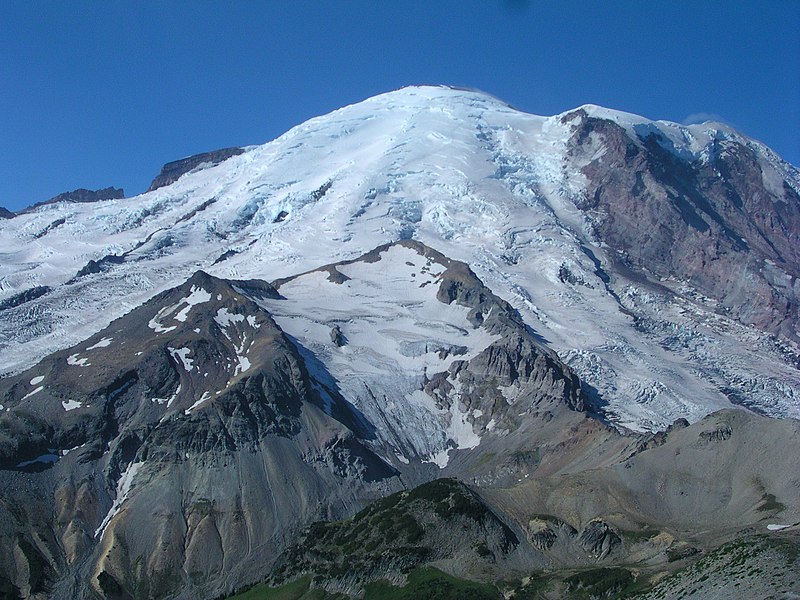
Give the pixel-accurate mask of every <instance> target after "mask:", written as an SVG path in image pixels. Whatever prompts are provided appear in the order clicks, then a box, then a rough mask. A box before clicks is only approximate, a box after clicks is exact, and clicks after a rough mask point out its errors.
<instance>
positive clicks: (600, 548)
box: [578, 519, 622, 558]
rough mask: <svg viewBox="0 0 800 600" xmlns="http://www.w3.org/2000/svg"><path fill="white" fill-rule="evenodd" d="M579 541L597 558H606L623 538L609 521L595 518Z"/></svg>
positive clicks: (582, 533)
mask: <svg viewBox="0 0 800 600" xmlns="http://www.w3.org/2000/svg"><path fill="white" fill-rule="evenodd" d="M578 542H579V543H580V545H581V546H582V547H583V549H584V550H586V551H587V552H588V553H589V554H591V555H592V556H594V557H595V558H604V557H606V556H607V555H608V554H609V553H611V552H612V551H613V550H614V548H616V547H617V546H619V545H620V544H621V543H622V539H621V538H620V537H619V535H617V532H616V531H614V530H613V529H612V528H611V527H610V526H609V525H608V523H605V522H604V521H601V520H599V519H594V520H592V521H590V522H589V524H588V525H586V528H585V529H584V530H583V531H582V532H581V535H580V537H579V538H578Z"/></svg>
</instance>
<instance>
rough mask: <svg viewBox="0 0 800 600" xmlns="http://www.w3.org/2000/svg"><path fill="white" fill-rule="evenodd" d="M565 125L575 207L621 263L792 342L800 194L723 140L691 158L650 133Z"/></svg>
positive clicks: (606, 123)
mask: <svg viewBox="0 0 800 600" xmlns="http://www.w3.org/2000/svg"><path fill="white" fill-rule="evenodd" d="M563 121H564V122H565V123H568V124H570V125H571V126H572V130H573V133H572V137H571V139H570V152H571V153H572V154H573V156H574V157H575V159H576V160H577V161H578V164H583V166H582V168H581V173H582V174H583V175H584V176H585V178H586V182H587V186H586V192H585V196H584V199H583V201H582V202H580V203H579V207H580V208H581V209H582V210H584V211H586V213H587V214H588V215H590V217H591V218H592V222H593V225H594V227H595V228H596V234H597V235H598V237H599V238H600V239H601V240H602V241H603V242H605V243H607V244H608V245H609V246H611V248H613V249H614V250H615V251H616V252H617V253H618V256H619V259H620V260H621V261H623V262H624V263H627V264H628V265H630V266H632V267H634V268H636V269H646V270H647V271H649V272H651V273H653V274H655V275H657V276H658V277H661V278H676V279H680V280H683V281H686V282H688V283H689V284H690V285H692V286H696V287H697V289H698V290H700V291H701V292H702V293H704V294H706V295H708V296H710V297H712V298H714V299H715V300H716V301H717V306H718V309H719V310H721V311H723V312H725V313H729V314H731V315H733V316H734V317H736V318H737V319H739V320H741V321H742V322H744V323H750V324H754V325H756V326H757V327H760V328H763V329H767V330H769V331H773V332H779V331H780V332H782V333H784V334H789V335H791V336H792V337H795V339H796V325H797V322H798V298H799V297H800V284H799V283H798V276H800V195H798V191H797V190H796V189H795V187H794V186H793V185H791V184H790V183H789V181H786V180H783V179H782V177H780V176H779V175H778V173H777V171H776V169H775V167H774V165H773V164H771V163H770V161H768V160H765V156H764V153H763V152H762V153H761V154H758V153H757V152H756V149H755V148H754V145H753V144H752V143H750V144H748V143H745V141H744V140H742V139H740V138H738V137H736V136H732V135H726V133H725V132H716V134H715V135H714V137H713V138H712V139H711V140H710V143H709V144H708V146H707V147H706V149H705V150H704V151H703V152H702V153H701V154H699V155H694V154H690V153H688V152H687V151H686V150H685V149H684V148H680V147H677V146H675V145H674V144H673V142H672V141H671V140H670V139H668V138H667V137H666V136H665V135H664V134H663V133H662V132H661V131H660V130H659V129H658V128H656V127H647V126H645V125H638V126H634V128H633V130H634V132H635V135H631V132H630V131H629V130H627V129H626V128H624V127H622V126H620V125H618V124H617V123H615V122H614V121H612V120H607V119H601V118H597V117H591V116H589V115H588V114H587V113H586V112H585V111H581V110H578V111H575V112H573V113H569V114H568V115H565V116H564V117H563ZM599 148H602V149H603V151H602V152H598V149H599ZM767 156H768V155H767ZM768 157H769V156H768Z"/></svg>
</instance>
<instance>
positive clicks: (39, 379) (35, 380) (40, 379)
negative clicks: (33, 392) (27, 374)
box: [30, 375, 44, 385]
mask: <svg viewBox="0 0 800 600" xmlns="http://www.w3.org/2000/svg"><path fill="white" fill-rule="evenodd" d="M43 381H44V375H37V376H36V377H34V378H33V379H31V382H30V383H31V385H39V384H40V383H42V382H43Z"/></svg>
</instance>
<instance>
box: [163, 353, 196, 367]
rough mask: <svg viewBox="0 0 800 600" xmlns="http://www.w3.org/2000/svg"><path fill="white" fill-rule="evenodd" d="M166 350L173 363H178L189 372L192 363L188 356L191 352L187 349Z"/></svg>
mask: <svg viewBox="0 0 800 600" xmlns="http://www.w3.org/2000/svg"><path fill="white" fill-rule="evenodd" d="M167 350H169V353H170V354H171V355H172V358H174V359H175V361H179V362H180V363H181V364H182V365H183V368H184V369H186V371H187V372H191V370H192V367H193V365H192V362H194V361H193V360H192V359H191V358H189V354H190V353H191V352H192V351H191V350H190V349H189V348H178V349H175V348H167Z"/></svg>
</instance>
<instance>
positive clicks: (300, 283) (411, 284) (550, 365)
mask: <svg viewBox="0 0 800 600" xmlns="http://www.w3.org/2000/svg"><path fill="white" fill-rule="evenodd" d="M273 285H274V286H275V287H276V289H278V290H279V291H280V293H281V294H282V295H284V296H285V297H286V298H287V299H289V300H294V301H296V303H295V302H290V303H288V306H289V307H290V308H291V307H293V306H295V305H299V304H300V303H302V305H303V307H304V311H303V314H298V313H297V312H296V311H289V310H288V309H287V302H285V301H278V302H269V303H267V306H268V307H269V308H270V309H271V310H273V311H275V314H276V319H277V320H278V321H279V322H280V323H282V326H283V327H284V328H285V329H286V331H287V332H288V333H290V334H291V335H292V336H294V337H295V338H296V339H297V340H298V342H299V343H300V344H301V345H303V346H304V347H305V348H307V349H308V350H310V351H314V352H316V353H317V354H318V358H319V360H321V361H322V362H323V363H324V364H325V365H328V366H329V368H330V370H331V373H332V374H333V376H334V381H333V382H331V383H330V384H329V386H328V387H329V388H330V389H331V390H334V389H338V390H339V392H340V393H342V394H344V395H345V396H346V397H347V398H348V400H349V401H351V402H353V403H354V405H355V406H356V407H357V408H358V410H359V411H361V412H363V414H364V415H365V417H366V419H367V420H368V421H369V422H371V423H373V424H375V425H376V436H377V438H378V439H379V440H380V441H381V442H382V443H383V444H385V447H384V451H385V452H386V454H387V455H389V456H399V457H402V459H400V458H398V460H400V462H401V463H402V461H403V460H408V459H409V458H411V457H416V458H419V459H422V460H423V461H424V462H429V463H435V464H436V465H437V466H439V467H440V468H444V467H445V466H446V465H447V464H448V462H449V460H450V453H451V451H455V450H463V449H467V448H473V447H475V446H477V445H478V444H480V443H481V439H482V436H484V435H485V434H487V433H488V432H492V431H494V430H495V428H496V429H497V431H501V430H502V431H510V430H513V429H516V427H517V426H518V424H519V421H520V414H527V413H529V412H533V411H537V410H541V411H542V412H544V411H545V410H547V409H553V410H555V411H560V410H568V411H570V410H571V411H578V412H581V411H583V410H584V409H585V398H584V394H583V391H582V386H581V382H580V381H579V380H578V378H577V376H575V374H574V373H572V372H571V371H570V369H569V368H568V367H566V366H565V365H564V364H563V363H562V362H561V361H560V360H559V358H558V357H557V356H556V355H555V354H554V353H553V352H551V351H550V350H548V349H547V348H546V347H544V346H543V345H542V344H541V343H539V342H538V341H537V340H536V338H535V334H534V333H533V332H532V331H530V330H529V329H528V328H527V327H526V325H525V323H524V322H523V321H522V319H521V317H520V316H519V314H518V313H517V311H516V310H514V308H513V307H512V306H511V305H509V304H508V303H507V302H505V301H503V300H502V299H500V298H498V297H497V296H496V295H495V294H494V293H492V291H491V290H490V289H489V288H487V287H486V286H485V285H484V284H483V282H481V280H480V279H479V278H478V277H477V276H476V275H475V274H474V273H473V272H472V270H471V269H470V268H469V267H468V266H467V265H466V264H464V263H462V262H459V261H456V260H451V259H449V258H447V257H446V256H444V255H443V254H441V253H440V252H438V251H436V250H434V249H432V248H430V247H428V246H426V245H425V244H423V243H421V242H419V241H415V240H402V241H399V242H395V243H392V244H385V245H382V246H379V247H378V248H375V249H374V250H372V251H370V252H368V253H366V254H364V255H362V256H360V257H358V258H355V259H352V260H348V261H342V262H339V263H335V264H330V265H325V266H322V267H319V268H318V269H315V270H313V271H310V272H307V273H303V274H301V275H298V276H295V277H290V278H286V279H281V280H278V281H275V282H273ZM390 299H394V300H390ZM387 302H394V303H395V306H397V307H399V309H397V310H395V309H394V308H388V307H387ZM343 314H348V315H350V316H348V318H343V317H342V315H343ZM310 315H311V316H313V317H310ZM445 315H446V316H445ZM320 326H324V327H326V328H327V332H326V335H324V336H317V337H315V334H314V333H313V332H314V330H316V328H318V327H320ZM331 342H333V344H332V345H333V346H334V347H335V348H336V349H334V350H330V348H331ZM345 343H346V350H342V351H339V350H337V349H339V348H343V347H345ZM323 348H325V349H323ZM414 360H416V361H418V365H419V366H418V367H416V368H415V367H414V366H413V364H414V362H413V361H414ZM412 422H413V423H416V425H414V426H409V423H412ZM378 424H380V425H378ZM396 466H398V468H399V467H400V465H399V464H398V465H396ZM427 476H428V477H429V475H427Z"/></svg>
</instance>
